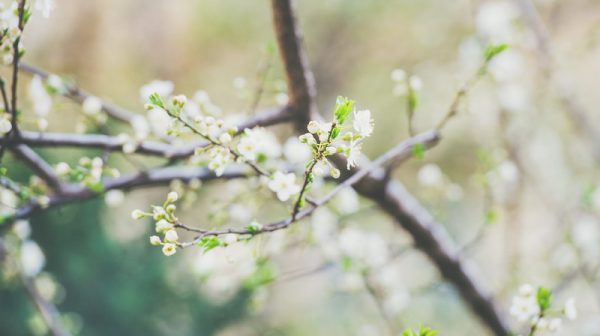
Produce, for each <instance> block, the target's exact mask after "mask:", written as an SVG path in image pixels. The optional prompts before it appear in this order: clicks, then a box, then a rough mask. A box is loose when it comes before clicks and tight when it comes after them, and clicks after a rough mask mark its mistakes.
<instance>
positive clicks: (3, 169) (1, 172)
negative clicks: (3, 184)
mask: <svg viewBox="0 0 600 336" xmlns="http://www.w3.org/2000/svg"><path fill="white" fill-rule="evenodd" d="M7 172H8V170H7V169H6V167H0V176H5V175H6V173H7Z"/></svg>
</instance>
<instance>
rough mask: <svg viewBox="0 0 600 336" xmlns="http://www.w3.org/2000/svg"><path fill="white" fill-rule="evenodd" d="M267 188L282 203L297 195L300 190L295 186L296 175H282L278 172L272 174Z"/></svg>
mask: <svg viewBox="0 0 600 336" xmlns="http://www.w3.org/2000/svg"><path fill="white" fill-rule="evenodd" d="M268 186H269V189H271V190H272V191H273V192H275V193H276V194H277V198H279V200H280V201H282V202H285V201H287V200H288V199H290V197H291V196H293V195H296V194H297V193H299V192H300V189H301V188H300V186H299V185H297V184H296V175H295V174H294V173H289V174H284V173H282V172H280V171H277V172H275V174H273V178H272V180H271V181H269V183H268Z"/></svg>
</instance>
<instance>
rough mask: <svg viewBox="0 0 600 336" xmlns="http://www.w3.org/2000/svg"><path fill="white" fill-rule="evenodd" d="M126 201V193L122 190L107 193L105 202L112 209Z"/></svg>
mask: <svg viewBox="0 0 600 336" xmlns="http://www.w3.org/2000/svg"><path fill="white" fill-rule="evenodd" d="M124 199H125V193H123V191H121V190H116V189H115V190H109V191H107V192H106V195H104V201H105V202H106V205H108V206H111V207H115V206H117V205H120V204H121V203H123V200H124Z"/></svg>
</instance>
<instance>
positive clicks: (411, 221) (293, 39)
mask: <svg viewBox="0 0 600 336" xmlns="http://www.w3.org/2000/svg"><path fill="white" fill-rule="evenodd" d="M271 6H272V10H273V18H274V24H275V34H276V37H277V42H278V45H279V50H280V53H281V56H282V60H283V63H284V68H285V71H286V77H287V83H288V89H289V92H290V96H291V97H290V102H291V106H292V107H293V108H294V113H296V118H295V121H296V129H297V130H299V131H301V132H304V128H305V127H306V124H307V123H308V121H310V120H312V119H315V120H316V119H319V116H318V111H317V109H316V102H315V96H316V89H315V85H314V78H313V75H312V72H311V70H310V68H309V66H308V60H307V57H306V53H305V51H304V49H303V45H302V44H303V41H302V35H301V33H300V30H299V29H298V27H297V25H296V19H295V16H294V9H293V1H292V0H272V1H271ZM336 164H337V165H338V166H340V164H343V162H342V160H341V158H339V157H337V158H336ZM354 174H356V172H355V169H354V170H351V171H349V172H345V175H346V176H345V178H347V179H351V178H352V177H351V176H352V175H354ZM381 175H384V174H381ZM357 182H358V181H357ZM353 185H354V189H355V190H356V191H357V192H359V193H360V194H362V195H363V196H365V197H367V198H369V199H371V200H373V201H374V202H376V203H377V204H379V205H380V206H381V208H382V209H383V210H385V211H386V212H387V213H388V214H389V215H391V216H392V217H393V218H394V219H396V220H397V222H398V224H399V225H400V226H402V227H403V228H404V229H405V230H406V231H408V232H409V233H410V235H411V236H412V237H413V239H414V241H415V246H416V247H417V248H418V249H420V250H421V251H422V252H424V253H425V254H426V255H427V256H428V257H429V258H430V259H431V260H432V261H433V263H434V264H435V265H436V267H437V268H438V270H439V271H440V273H441V274H442V275H443V276H444V278H445V279H446V280H448V281H449V282H451V283H453V284H454V285H455V287H456V288H457V289H458V291H459V292H460V294H461V296H462V298H463V299H464V300H465V301H466V302H467V303H468V304H469V306H470V307H471V309H472V311H473V313H474V314H476V315H477V316H478V317H479V318H480V319H481V321H482V322H484V323H485V324H486V325H487V326H488V328H489V329H490V330H492V331H493V332H494V334H496V335H499V336H500V335H501V336H505V335H507V334H508V328H507V326H506V324H505V322H504V321H503V318H502V317H501V316H500V313H499V312H498V311H497V310H496V307H495V305H494V302H493V299H492V298H491V297H490V296H489V295H488V294H487V293H486V292H485V291H484V290H483V289H482V286H481V285H480V284H479V283H478V282H477V281H476V280H475V277H474V274H473V272H472V270H470V269H468V268H467V267H466V266H465V265H464V263H463V261H462V260H460V259H459V256H458V252H457V250H456V248H455V247H454V244H453V243H452V241H451V240H450V239H449V237H448V236H447V234H446V232H445V231H444V230H443V228H442V226H441V225H440V224H439V223H437V222H436V221H435V220H434V219H433V217H432V216H431V215H430V214H429V212H427V210H425V209H424V208H423V207H422V206H421V205H420V204H419V202H418V201H417V200H416V199H415V198H414V197H413V196H412V195H411V194H410V193H408V192H407V191H406V189H404V187H403V185H402V184H401V183H400V182H398V181H394V180H388V179H384V178H383V176H379V177H374V176H365V177H364V178H362V179H361V181H360V183H356V184H353ZM302 213H303V212H302Z"/></svg>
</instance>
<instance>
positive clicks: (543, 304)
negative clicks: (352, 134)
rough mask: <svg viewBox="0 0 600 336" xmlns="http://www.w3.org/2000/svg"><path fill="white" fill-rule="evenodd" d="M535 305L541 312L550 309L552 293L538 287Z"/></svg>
mask: <svg viewBox="0 0 600 336" xmlns="http://www.w3.org/2000/svg"><path fill="white" fill-rule="evenodd" d="M536 298H537V303H538V305H539V306H540V310H541V311H542V312H544V311H546V310H547V309H548V308H550V304H552V291H551V290H550V289H548V288H545V287H541V286H540V287H539V288H538V290H537V297H536Z"/></svg>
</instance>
